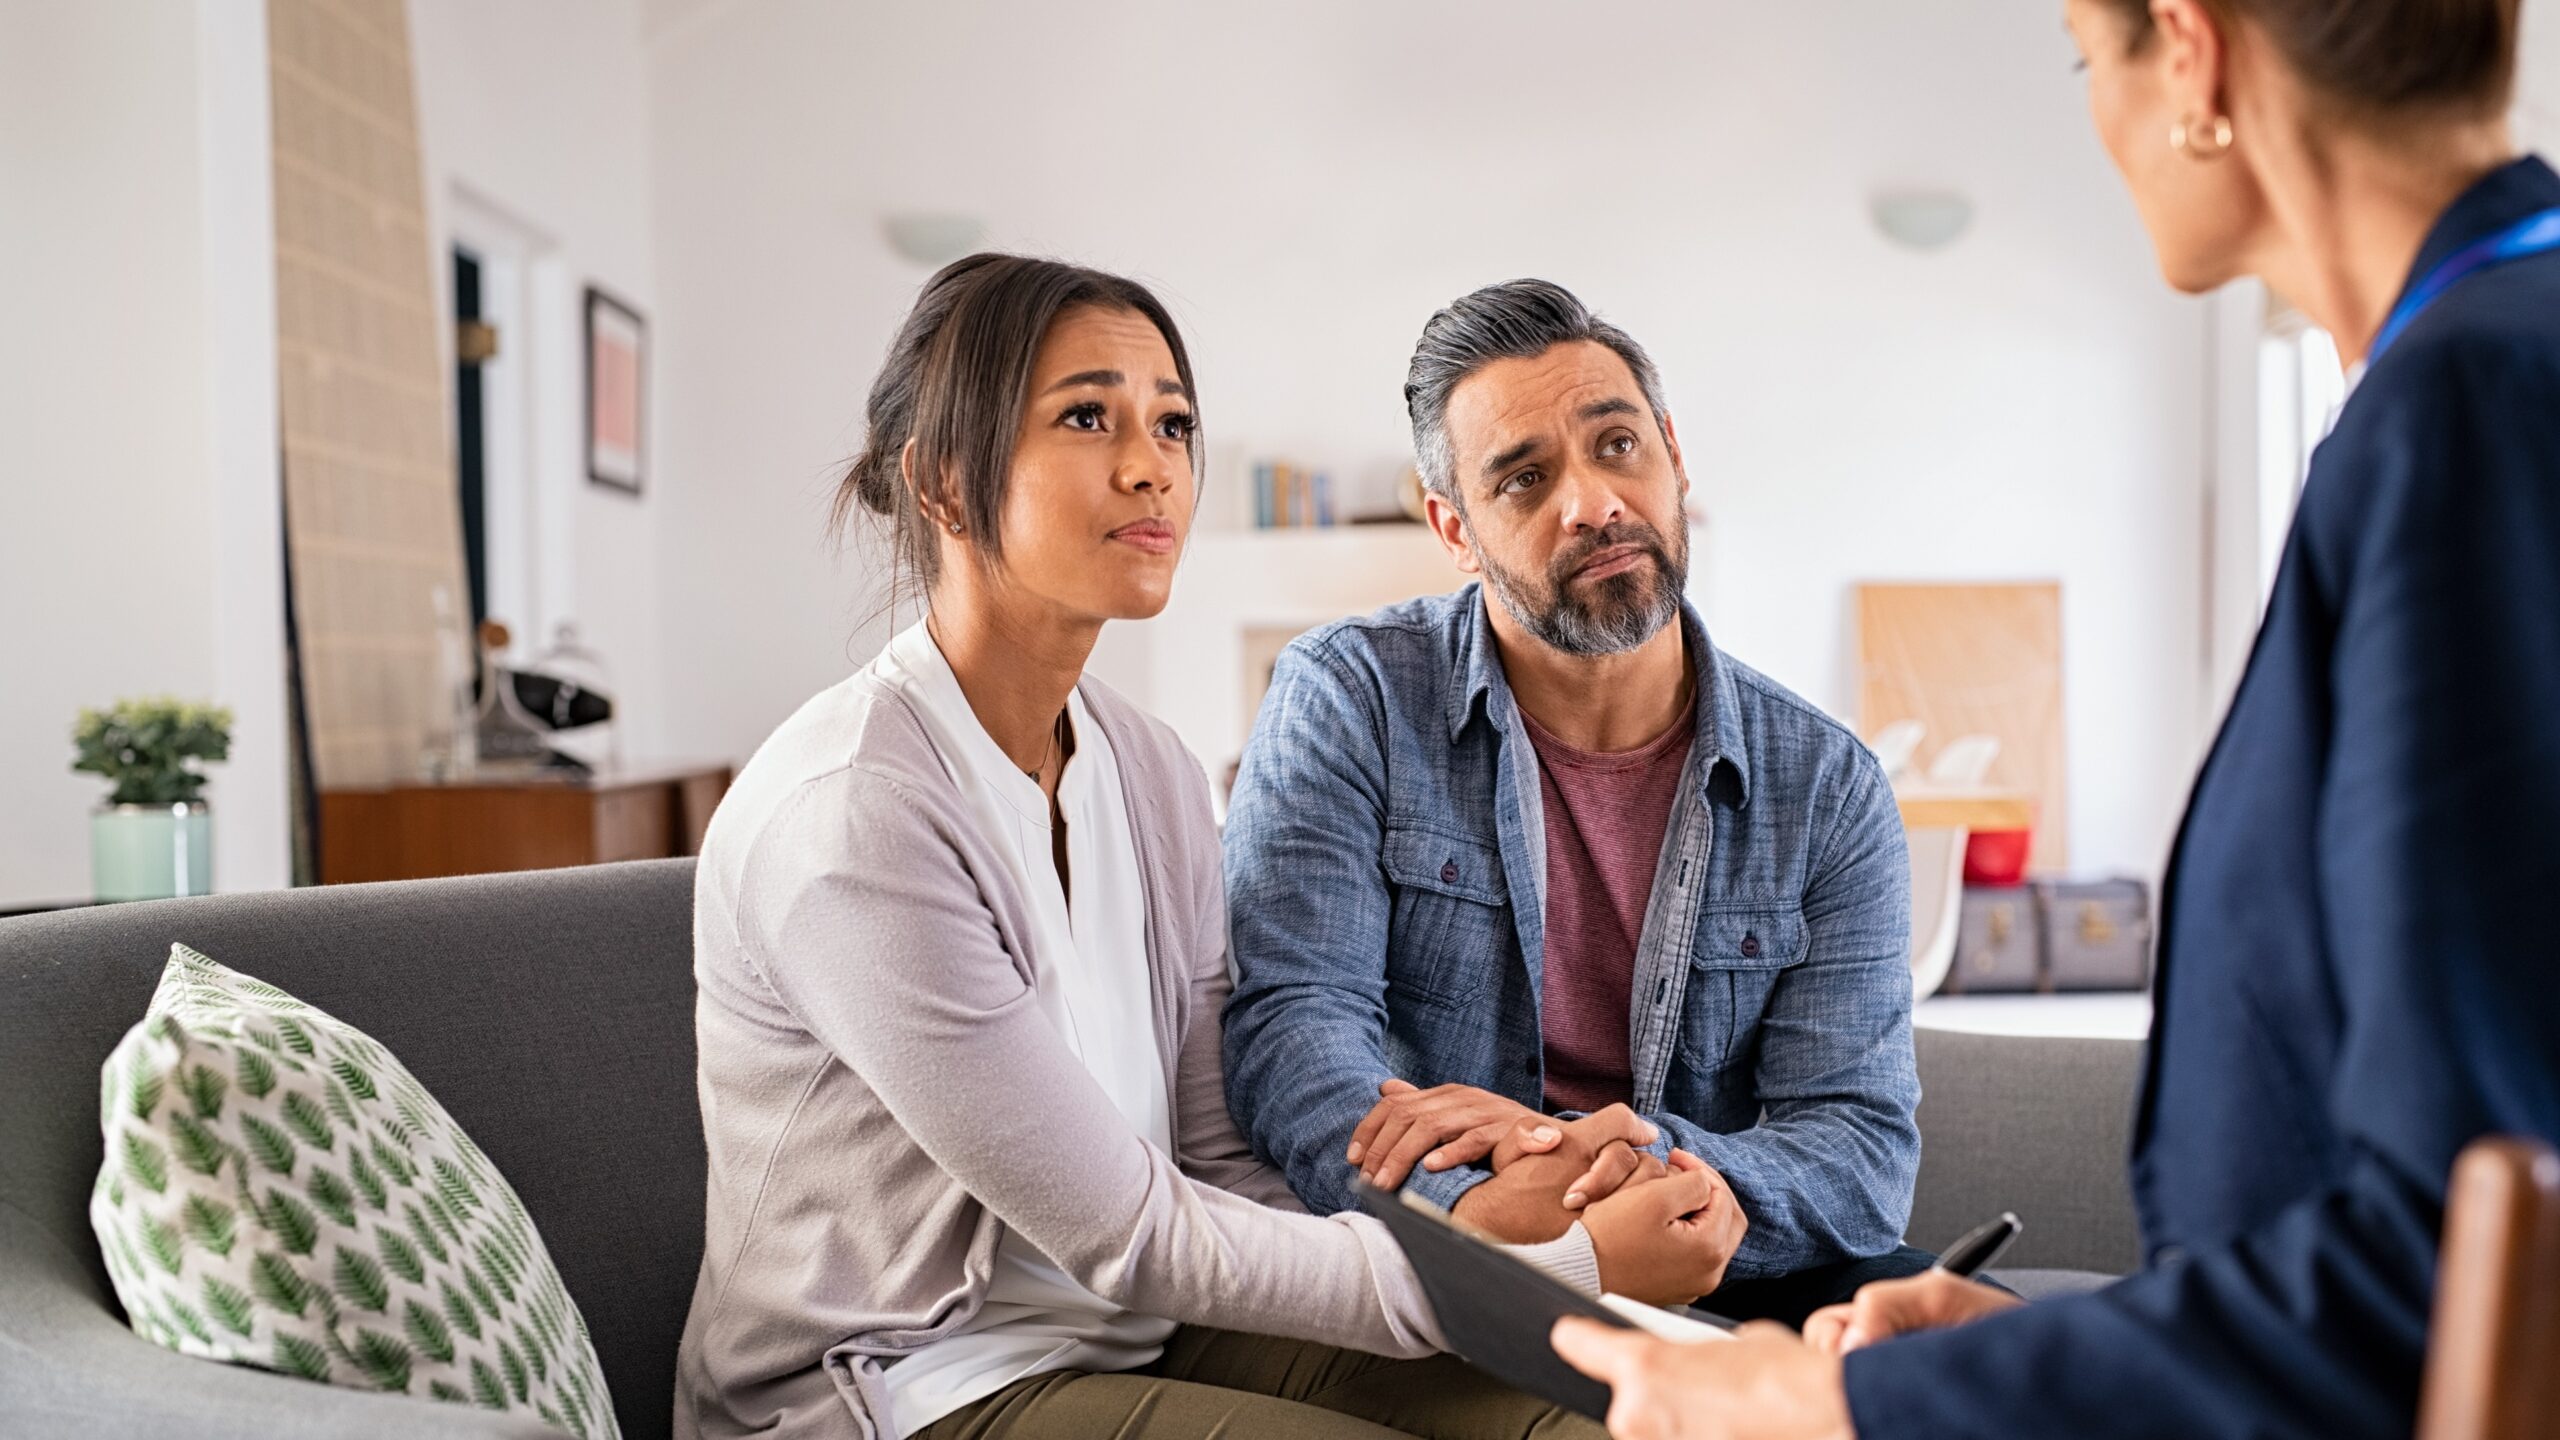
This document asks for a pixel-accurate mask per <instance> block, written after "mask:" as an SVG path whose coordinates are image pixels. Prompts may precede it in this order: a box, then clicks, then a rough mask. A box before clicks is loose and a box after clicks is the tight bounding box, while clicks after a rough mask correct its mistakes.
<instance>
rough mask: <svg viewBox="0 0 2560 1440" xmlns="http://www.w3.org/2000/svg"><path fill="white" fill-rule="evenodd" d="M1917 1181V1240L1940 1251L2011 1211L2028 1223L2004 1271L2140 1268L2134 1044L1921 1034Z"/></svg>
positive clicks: (2138, 1068)
mask: <svg viewBox="0 0 2560 1440" xmlns="http://www.w3.org/2000/svg"><path fill="white" fill-rule="evenodd" d="M1913 1039H1914V1041H1915V1043H1916V1045H1917V1047H1918V1050H1919V1061H1920V1111H1919V1116H1918V1121H1919V1125H1920V1183H1919V1188H1918V1191H1917V1193H1916V1194H1915V1195H1914V1197H1913V1202H1912V1207H1911V1227H1910V1231H1909V1234H1910V1241H1911V1243H1912V1244H1914V1245H1918V1246H1920V1247H1922V1248H1924V1249H1930V1250H1935V1249H1940V1248H1943V1247H1944V1246H1946V1245H1948V1244H1950V1243H1952V1242H1953V1241H1954V1240H1955V1238H1956V1237H1957V1236H1959V1235H1962V1234H1963V1233H1964V1232H1965V1231H1967V1230H1970V1229H1972V1228H1973V1227H1974V1226H1976V1225H1979V1224H1981V1223H1982V1222H1983V1221H1985V1220H1988V1219H1990V1218H1991V1217H1993V1216H1994V1215H1997V1214H1999V1213H2000V1212H2001V1211H2003V1210H2014V1211H2016V1212H2017V1214H2018V1218H2019V1219H2021V1220H2022V1221H2024V1222H2025V1223H2026V1229H2025V1230H2024V1232H2022V1233H2021V1234H2020V1235H2019V1237H2018V1242H2017V1244H2016V1245H2014V1246H2012V1247H2011V1248H2010V1250H2009V1252H2008V1253H2007V1254H2006V1255H2003V1256H2002V1257H2001V1258H2000V1261H1999V1265H2000V1267H2001V1268H2003V1269H2008V1268H2019V1267H2022V1268H2030V1269H2050V1270H2085V1271H2095V1272H2099V1273H2102V1274H2108V1275H2121V1274H2125V1273H2127V1272H2129V1271H2131V1270H2133V1269H2135V1268H2137V1267H2138V1266H2139V1265H2140V1264H2141V1257H2142V1243H2141V1238H2140V1232H2139V1229H2138V1227H2137V1225H2136V1223H2135V1220H2134V1214H2133V1198H2132V1193H2131V1189H2130V1184H2129V1182H2128V1181H2127V1179H2126V1174H2125V1162H2126V1157H2127V1156H2128V1155H2129V1154H2130V1153H2131V1139H2130V1137H2131V1133H2132V1124H2133V1103H2134V1091H2135V1089H2136V1087H2137V1086H2138V1085H2139V1083H2140V1080H2141V1075H2142V1044H2141V1042H2140V1041H2137V1040H2097V1039H2065V1038H2059V1037H2052V1036H2022V1035H1974V1034H1968V1033H1964V1032H1961V1031H1954V1030H1936V1029H1931V1028H1928V1027H1925V1026H1924V1027H1920V1028H1919V1029H1917V1030H1916V1031H1915V1033H1914V1035H1913Z"/></svg>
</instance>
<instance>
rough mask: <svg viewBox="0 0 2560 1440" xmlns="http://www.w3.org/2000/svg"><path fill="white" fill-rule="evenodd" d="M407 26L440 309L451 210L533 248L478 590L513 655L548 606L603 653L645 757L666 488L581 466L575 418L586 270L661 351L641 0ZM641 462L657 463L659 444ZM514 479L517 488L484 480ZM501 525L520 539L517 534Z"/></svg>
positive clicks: (649, 752) (425, 11)
mask: <svg viewBox="0 0 2560 1440" xmlns="http://www.w3.org/2000/svg"><path fill="white" fill-rule="evenodd" d="M409 26H410V38H411V47H412V59H413V63H414V65H415V69H416V74H417V84H418V129H419V149H420V151H421V154H422V158H423V160H424V162H425V175H426V187H427V210H428V223H429V229H430V233H431V238H432V241H433V244H434V247H435V256H434V264H435V274H436V285H437V287H438V288H437V293H438V295H439V297H440V298H439V302H438V303H439V304H440V305H443V306H445V307H446V309H447V311H448V313H449V311H450V294H449V288H450V286H451V283H452V247H453V243H454V239H455V236H456V234H457V231H458V230H459V231H460V232H462V233H464V234H465V235H466V236H468V235H469V234H470V232H471V231H472V229H473V228H474V227H475V225H476V227H477V228H478V229H480V230H481V231H483V232H486V231H488V230H493V229H503V230H506V231H508V232H509V234H508V235H507V236H506V237H505V238H507V239H508V240H509V241H510V242H512V243H516V244H519V245H521V247H522V248H523V251H524V253H525V254H526V255H527V256H528V257H530V263H529V266H528V270H527V274H526V276H525V285H524V292H525V294H524V299H525V311H524V314H523V315H522V319H523V321H524V322H525V323H524V325H523V326H522V327H521V328H516V329H514V330H513V333H508V327H504V326H502V327H501V331H502V333H501V335H500V340H499V343H500V346H501V353H502V357H503V358H502V364H503V365H505V366H507V367H515V366H525V367H529V370H530V373H529V374H524V375H523V376H522V378H523V380H524V382H525V387H526V388H525V390H524V391H523V392H522V398H523V399H524V400H525V401H526V404H525V406H524V407H523V418H524V421H525V428H526V433H525V436H524V441H525V445H524V450H523V453H522V454H521V455H517V456H512V457H497V456H493V457H492V467H493V468H492V474H491V477H490V478H491V483H492V486H493V494H492V497H491V498H492V504H493V507H499V508H501V509H502V511H503V513H502V514H501V515H499V516H498V517H497V518H495V519H494V520H493V524H495V525H499V526H504V525H508V524H514V525H516V526H518V527H519V530H518V533H517V534H516V535H514V536H509V535H506V534H493V535H492V544H493V547H499V548H503V549H504V551H505V552H506V553H502V554H497V555H493V556H492V561H493V564H496V565H499V566H504V567H507V568H508V569H510V571H513V570H514V567H513V566H509V565H508V560H509V557H510V556H511V555H516V554H519V553H520V554H521V558H522V561H523V565H524V570H523V572H522V573H520V574H518V573H510V574H509V575H506V576H503V577H493V578H494V581H495V583H493V585H492V605H493V609H497V610H499V611H500V613H498V614H497V618H499V619H502V620H506V621H508V622H509V623H510V624H511V625H512V626H513V627H514V629H515V632H516V639H515V650H516V653H517V654H518V655H519V656H526V655H530V654H531V653H532V652H533V651H536V650H539V649H540V648H542V647H543V646H544V645H547V644H548V643H549V642H550V638H551V630H552V626H553V625H554V624H556V623H557V622H559V621H562V620H570V621H574V622H575V623H576V624H577V626H578V629H579V632H580V634H581V636H582V637H583V639H584V640H585V642H586V643H587V644H588V645H589V646H590V647H592V648H594V649H595V650H597V651H599V652H600V653H601V654H602V655H603V656H604V658H605V661H606V663H607V664H608V665H609V666H610V667H611V669H612V671H613V677H614V681H615V684H616V687H617V688H618V689H619V690H620V692H621V694H620V695H619V697H618V698H619V700H620V702H621V705H622V710H621V715H622V718H623V730H624V734H623V740H624V745H625V749H626V752H627V753H628V754H629V755H630V756H632V757H633V758H638V759H648V758H662V757H663V756H664V754H665V752H664V750H663V739H664V736H665V734H666V724H665V720H666V711H665V697H664V694H663V690H662V685H661V680H660V671H659V668H658V661H659V657H660V655H661V653H662V651H661V646H660V643H659V630H660V607H661V604H662V603H663V602H662V598H661V597H662V590H661V587H660V585H659V582H658V549H659V542H658V532H659V527H660V524H661V517H662V515H663V514H664V511H665V492H664V488H663V486H662V485H661V484H660V483H657V481H656V480H655V478H654V477H653V480H652V483H651V484H650V485H649V486H648V487H647V493H645V494H644V495H643V496H642V497H641V498H640V499H638V500H634V499H633V498H631V497H630V496H629V495H627V494H625V493H624V492H621V491H618V490H611V489H606V488H604V487H601V486H597V485H593V484H590V483H589V482H588V481H587V478H586V455H585V450H584V448H583V447H584V439H583V434H584V432H583V430H582V428H581V426H582V423H583V416H584V410H583V408H582V407H583V406H584V403H585V401H584V394H585V390H584V385H585V379H584V377H585V363H586V362H585V356H584V352H583V349H582V347H583V344H584V335H585V330H584V324H585V321H584V315H585V288H586V286H588V285H590V284H594V285H598V286H601V287H602V288H604V289H605V290H607V291H609V292H611V293H613V294H614V295H615V296H617V297H618V298H620V299H621V300H622V301H624V303H626V304H630V305H633V306H635V307H636V308H638V309H639V310H640V311H641V313H642V314H643V315H646V316H649V318H650V319H651V321H652V324H653V336H652V339H653V341H654V343H656V344H657V345H658V346H659V347H660V348H659V349H658V350H657V352H656V354H655V355H654V356H653V357H652V359H653V361H656V360H659V359H660V358H661V357H663V356H664V355H665V353H666V352H665V349H664V344H665V337H664V334H663V328H662V327H658V326H657V325H656V322H657V321H658V319H659V317H658V316H656V315H655V314H654V310H655V300H656V288H657V287H656V285H655V283H654V271H653V265H652V255H651V251H652V245H651V236H650V224H649V222H650V210H649V202H648V195H649V173H648V162H647V155H648V145H649V116H648V107H647V102H646V84H647V78H646V67H645V64H644V61H643V52H642V46H641V22H640V6H639V4H638V0H543V3H541V4H538V5H525V4H521V3H515V0H412V3H411V4H410V6H409ZM465 197H467V198H465ZM445 340H446V345H447V354H448V356H449V355H450V353H451V351H450V346H451V336H450V335H449V334H448V335H446V337H445ZM517 373H521V372H515V371H513V370H512V369H510V370H507V371H501V372H498V373H497V374H494V375H493V376H492V377H491V378H490V379H488V380H487V381H486V383H488V384H490V385H491V386H493V387H494V386H496V385H498V384H500V383H501V382H502V381H503V380H505V378H506V377H507V376H508V375H512V374H517ZM650 383H651V395H650V399H651V400H655V399H656V398H657V397H659V396H663V395H665V394H666V393H667V386H666V384H665V381H664V378H663V375H662V374H661V375H655V376H652V377H651V381H650ZM492 403H493V404H498V403H503V402H500V401H499V400H498V399H497V397H496V396H494V395H493V396H492ZM642 416H643V420H644V423H652V422H654V421H655V419H656V415H655V407H654V406H653V405H650V404H646V403H644V405H643V408H642ZM651 464H652V467H653V468H654V469H657V470H658V471H659V473H660V474H663V473H664V469H663V465H662V463H661V457H658V456H654V455H653V456H652V457H651ZM516 483H521V484H522V485H523V486H524V487H525V490H524V493H522V494H520V495H511V494H506V493H494V492H496V491H498V490H501V489H503V488H504V487H507V486H509V485H512V484H516ZM510 500H516V501H520V502H521V503H519V504H513V505H509V504H508V502H509V501H510ZM511 539H514V540H522V541H525V542H527V543H526V544H525V545H524V546H523V547H522V548H521V551H519V550H518V549H517V547H515V546H513V545H510V544H509V542H510V540H511ZM519 580H521V581H522V582H523V583H522V584H520V585H519V584H518V583H517V582H518V581H519ZM510 597H512V603H506V604H502V602H506V601H508V600H509V599H510Z"/></svg>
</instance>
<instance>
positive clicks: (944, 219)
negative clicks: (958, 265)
mask: <svg viewBox="0 0 2560 1440" xmlns="http://www.w3.org/2000/svg"><path fill="white" fill-rule="evenodd" d="M880 229H881V231H882V233H884V234H886V235H887V236H888V237H889V248H890V249H892V250H895V251H897V252H898V253H899V254H900V255H903V256H905V257H906V258H907V259H909V260H912V261H914V262H915V263H917V264H918V265H922V266H925V267H926V268H928V269H936V270H938V269H940V268H942V267H943V266H945V265H948V264H950V263H951V262H952V261H954V260H957V259H959V258H960V257H961V256H963V255H966V254H968V253H970V252H971V251H973V250H975V249H977V248H978V246H979V245H980V244H981V243H982V242H984V241H985V240H986V238H987V223H986V222H985V221H983V220H981V219H979V218H978V217H977V216H975V215H952V214H909V215H891V216H888V217H886V218H884V219H883V220H882V221H881V222H880Z"/></svg>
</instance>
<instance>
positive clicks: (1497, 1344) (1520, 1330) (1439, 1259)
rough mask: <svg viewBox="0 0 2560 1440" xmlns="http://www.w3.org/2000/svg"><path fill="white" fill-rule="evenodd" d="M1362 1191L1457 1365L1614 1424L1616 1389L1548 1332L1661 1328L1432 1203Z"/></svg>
mask: <svg viewBox="0 0 2560 1440" xmlns="http://www.w3.org/2000/svg"><path fill="white" fill-rule="evenodd" d="M1355 1186H1356V1190H1357V1195H1358V1199H1359V1201H1360V1208H1361V1209H1363V1210H1366V1211H1368V1212H1369V1213H1370V1214H1371V1215H1373V1216H1375V1217H1377V1220H1378V1223H1380V1224H1382V1225H1384V1226H1386V1227H1387V1233H1388V1234H1390V1235H1392V1236H1394V1237H1395V1241H1396V1245H1397V1246H1398V1247H1399V1248H1401V1249H1402V1250H1403V1251H1404V1254H1405V1258H1406V1259H1407V1260H1409V1261H1411V1262H1412V1263H1413V1273H1414V1274H1415V1275H1416V1276H1417V1277H1418V1278H1420V1280H1421V1281H1422V1294H1423V1298H1425V1299H1426V1300H1428V1301H1430V1302H1431V1311H1432V1314H1433V1315H1434V1316H1435V1317H1437V1318H1438V1320H1439V1321H1440V1333H1441V1334H1442V1335H1444V1336H1445V1337H1447V1339H1448V1342H1449V1348H1450V1349H1451V1350H1453V1351H1455V1352H1457V1355H1458V1357H1459V1358H1460V1359H1462V1360H1464V1361H1466V1362H1467V1363H1468V1364H1470V1365H1473V1366H1474V1367H1476V1368H1477V1369H1478V1370H1481V1371H1483V1372H1485V1373H1486V1374H1488V1375H1490V1376H1492V1377H1493V1378H1495V1379H1497V1380H1500V1381H1501V1382H1503V1383H1504V1384H1506V1385H1510V1386H1513V1387H1515V1388H1518V1389H1521V1390H1526V1391H1528V1392H1529V1393H1530V1394H1532V1395H1536V1396H1538V1397H1539V1398H1540V1399H1543V1400H1547V1401H1551V1402H1553V1403H1555V1404H1557V1405H1561V1406H1563V1407H1565V1408H1566V1409H1568V1410H1572V1411H1574V1412H1576V1413H1578V1414H1582V1415H1588V1416H1590V1417H1591V1418H1592V1419H1594V1420H1601V1419H1605V1418H1606V1417H1607V1415H1608V1412H1609V1387H1608V1386H1606V1385H1603V1384H1601V1383H1600V1382H1599V1381H1597V1380H1594V1379H1592V1378H1591V1377H1590V1376H1588V1375H1585V1374H1583V1373H1582V1372H1581V1371H1579V1370H1576V1369H1574V1368H1573V1367H1572V1366H1570V1365H1567V1364H1566V1363H1564V1358H1563V1357H1562V1356H1560V1355H1558V1354H1556V1352H1555V1350H1554V1348H1553V1347H1552V1346H1551V1345H1549V1344H1548V1343H1547V1332H1548V1331H1550V1330H1552V1329H1554V1328H1555V1323H1556V1321H1558V1320H1560V1319H1563V1318H1564V1317H1565V1316H1567V1315H1578V1316H1580V1317H1582V1318H1583V1319H1585V1320H1596V1321H1598V1322H1599V1323H1601V1324H1603V1325H1606V1326H1609V1327H1610V1328H1612V1329H1616V1330H1638V1329H1642V1330H1648V1331H1653V1332H1654V1333H1657V1334H1659V1333H1662V1331H1661V1329H1660V1328H1659V1327H1658V1326H1656V1325H1654V1324H1649V1323H1639V1322H1638V1320H1637V1319H1635V1318H1633V1317H1631V1316H1630V1315H1629V1314H1627V1313H1626V1312H1622V1311H1619V1310H1615V1309H1612V1308H1610V1306H1609V1305H1607V1304H1605V1303H1603V1302H1602V1301H1600V1300H1596V1299H1593V1298H1592V1297H1590V1296H1588V1295H1585V1294H1583V1293H1582V1292H1581V1291H1579V1290H1576V1289H1574V1288H1573V1287H1572V1286H1570V1285H1567V1284H1565V1283H1564V1282H1563V1281H1561V1280H1558V1279H1556V1278H1555V1277H1554V1276H1552V1275H1549V1274H1547V1273H1546V1272H1545V1271H1543V1270H1540V1269H1538V1268H1537V1267H1536V1266H1534V1265H1531V1264H1529V1263H1528V1262H1526V1261H1524V1260H1520V1259H1517V1258H1515V1257H1513V1256H1511V1255H1508V1254H1506V1253H1504V1252H1503V1251H1502V1250H1501V1249H1500V1248H1498V1247H1496V1246H1493V1245H1489V1244H1487V1243H1485V1242H1484V1241H1482V1240H1479V1239H1477V1238H1476V1237H1475V1236H1473V1235H1471V1234H1469V1233H1467V1232H1466V1231H1465V1230H1463V1229H1461V1228H1459V1227H1458V1226H1457V1225H1456V1224H1454V1223H1452V1222H1451V1221H1450V1220H1449V1218H1448V1217H1447V1216H1446V1215H1444V1214H1442V1213H1441V1211H1440V1210H1439V1209H1438V1208H1437V1207H1435V1206H1433V1205H1431V1204H1429V1203H1427V1202H1425V1201H1421V1200H1415V1199H1409V1198H1406V1197H1403V1196H1399V1195H1394V1194H1390V1193H1389V1192H1387V1191H1384V1190H1381V1189H1379V1188H1378V1187H1377V1186H1375V1185H1371V1184H1369V1183H1368V1182H1367V1181H1365V1180H1363V1181H1358V1182H1355ZM1609 1298H1610V1299H1613V1300H1614V1299H1617V1298H1618V1297H1615V1296H1611V1297H1609ZM1621 1303H1626V1302H1623V1301H1622V1302H1621ZM1641 1308H1643V1307H1636V1306H1630V1309H1641ZM1656 1313H1658V1314H1661V1315H1662V1316H1663V1318H1664V1319H1665V1320H1668V1321H1673V1322H1674V1323H1686V1324H1693V1325H1696V1326H1698V1328H1700V1329H1702V1330H1703V1329H1709V1328H1714V1329H1730V1328H1732V1327H1731V1325H1730V1323H1729V1322H1725V1321H1721V1320H1718V1319H1717V1318H1716V1317H1713V1316H1708V1315H1705V1314H1704V1313H1703V1312H1699V1311H1694V1310H1693V1311H1690V1312H1688V1315H1689V1316H1690V1317H1694V1318H1693V1319H1687V1320H1682V1319H1681V1317H1678V1316H1676V1315H1674V1314H1672V1313H1671V1312H1656Z"/></svg>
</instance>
